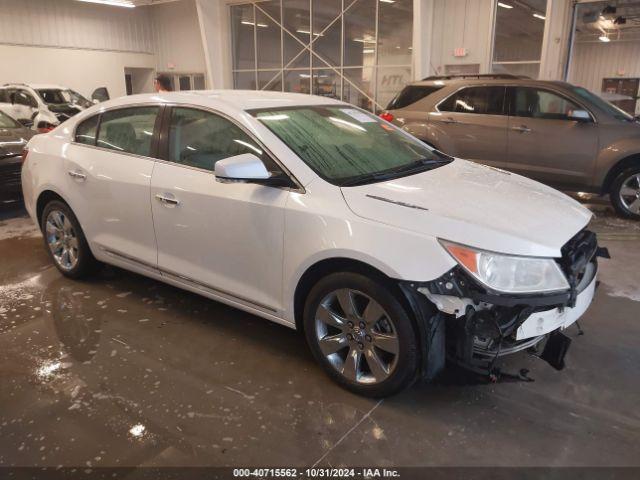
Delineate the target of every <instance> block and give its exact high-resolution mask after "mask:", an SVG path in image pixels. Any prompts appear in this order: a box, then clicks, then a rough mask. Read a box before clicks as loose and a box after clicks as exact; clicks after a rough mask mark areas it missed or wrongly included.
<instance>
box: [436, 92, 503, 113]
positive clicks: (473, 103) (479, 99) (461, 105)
mask: <svg viewBox="0 0 640 480" xmlns="http://www.w3.org/2000/svg"><path fill="white" fill-rule="evenodd" d="M505 91H506V88H505V87H500V86H495V87H469V88H463V89H462V90H458V91H457V92H456V93H454V94H453V95H451V96H450V97H449V98H447V99H446V100H445V101H443V102H442V103H440V105H438V110H440V111H441V112H457V113H476V114H481V115H504V98H505Z"/></svg>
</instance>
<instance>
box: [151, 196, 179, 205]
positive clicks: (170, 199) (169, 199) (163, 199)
mask: <svg viewBox="0 0 640 480" xmlns="http://www.w3.org/2000/svg"><path fill="white" fill-rule="evenodd" d="M156 199H158V201H159V202H160V203H163V204H164V205H166V206H168V207H175V206H178V205H180V200H178V199H177V198H175V197H174V196H173V195H171V194H170V193H162V194H160V193H159V194H157V195H156Z"/></svg>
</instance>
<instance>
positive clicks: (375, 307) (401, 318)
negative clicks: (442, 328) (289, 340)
mask: <svg viewBox="0 0 640 480" xmlns="http://www.w3.org/2000/svg"><path fill="white" fill-rule="evenodd" d="M303 320H304V330H305V336H306V339H307V343H308V344H309V347H310V348H311V351H312V353H313V355H314V357H315V358H316V360H317V361H318V362H319V363H320V365H322V367H323V369H324V370H325V372H326V373H327V374H328V375H329V376H330V377H331V378H332V379H333V380H334V381H336V382H337V383H338V384H340V385H342V386H343V387H344V388H346V389H348V390H350V391H352V392H354V393H357V394H359V395H364V396H368V397H386V396H389V395H393V394H395V393H397V392H399V391H401V390H403V389H405V388H407V387H408V386H410V385H411V384H412V383H413V382H414V381H415V379H416V378H417V372H418V365H419V349H418V345H419V343H418V337H417V334H416V329H415V327H414V324H413V322H412V320H411V317H410V314H409V312H407V310H406V309H405V307H404V306H403V305H402V303H401V301H400V300H399V298H398V297H397V296H396V294H395V293H393V291H392V288H389V286H388V285H386V284H385V282H382V281H378V280H374V279H371V278H368V277H366V276H364V275H361V274H357V273H349V272H342V273H334V274H330V275H328V276H326V277H324V278H323V279H321V280H320V281H319V282H318V283H317V284H316V285H315V286H314V287H313V288H312V289H311V292H310V293H309V295H308V297H307V300H306V302H305V308H304V318H303Z"/></svg>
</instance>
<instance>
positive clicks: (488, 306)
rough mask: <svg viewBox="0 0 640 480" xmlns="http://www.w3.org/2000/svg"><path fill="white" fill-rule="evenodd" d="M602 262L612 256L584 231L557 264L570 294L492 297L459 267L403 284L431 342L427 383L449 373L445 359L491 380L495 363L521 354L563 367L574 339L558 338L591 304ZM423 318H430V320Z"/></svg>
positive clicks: (427, 342)
mask: <svg viewBox="0 0 640 480" xmlns="http://www.w3.org/2000/svg"><path fill="white" fill-rule="evenodd" d="M597 257H607V258H608V252H607V251H606V249H601V248H599V247H598V245H597V239H596V236H595V234H594V233H592V232H590V231H588V230H583V231H581V232H580V233H579V234H578V235H576V236H575V237H574V238H573V239H571V240H570V241H569V242H568V243H567V244H566V245H565V246H564V247H563V249H562V258H561V259H559V260H558V263H559V265H560V266H561V268H562V270H563V271H564V273H565V275H566V277H567V279H568V281H569V285H570V288H569V289H568V290H566V291H563V292H559V293H551V294H528V295H512V294H504V293H498V292H493V291H489V290H487V289H486V288H485V287H484V286H482V285H480V284H479V283H478V282H476V281H475V280H474V279H473V278H472V277H471V276H470V275H469V274H467V273H466V272H465V271H464V270H463V269H462V268H461V267H459V266H456V267H454V268H453V269H451V270H450V271H448V272H447V273H446V274H445V275H443V276H442V277H440V278H437V279H435V280H433V281H430V282H423V283H415V282H403V283H402V284H401V289H402V290H403V291H404V292H405V295H406V296H407V298H409V299H410V301H411V303H412V305H413V307H414V310H416V309H418V314H419V315H423V317H422V318H423V321H422V322H419V323H422V324H423V326H422V330H423V332H421V333H423V334H424V335H426V337H425V338H426V339H427V340H426V342H425V352H426V354H425V364H424V365H423V370H424V371H425V377H427V378H433V376H435V374H437V373H438V371H439V370H440V369H442V368H443V367H444V357H446V358H448V359H450V360H451V361H453V362H455V363H457V364H458V365H461V366H463V367H465V368H468V369H471V370H473V371H476V372H479V373H486V374H492V372H493V370H494V365H495V362H496V360H497V359H498V358H500V357H502V356H505V355H510V354H513V353H516V352H519V351H522V350H529V351H532V352H533V351H535V352H536V353H537V354H538V355H539V356H540V357H541V358H543V359H544V360H547V361H548V362H549V363H550V364H551V365H552V366H553V367H554V368H557V369H562V368H563V367H564V356H565V354H566V352H567V350H568V347H569V344H570V339H569V338H568V337H566V336H565V335H563V334H562V333H561V332H562V330H564V329H566V328H567V327H569V326H570V325H572V324H574V323H575V322H576V321H577V320H578V319H579V318H580V317H581V316H582V315H583V314H584V312H585V311H586V310H587V308H588V307H589V305H590V304H591V301H592V299H593V297H594V294H595V290H596V286H597V280H596V276H597V270H598V263H597ZM420 297H422V299H423V300H421V299H420ZM424 299H426V300H427V302H424ZM429 306H430V307H431V311H429ZM424 315H427V316H428V317H429V318H428V320H426V322H425V320H424V318H425V317H424ZM543 345H544V348H542V347H543Z"/></svg>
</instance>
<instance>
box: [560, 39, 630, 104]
mask: <svg viewBox="0 0 640 480" xmlns="http://www.w3.org/2000/svg"><path fill="white" fill-rule="evenodd" d="M638 52H640V42H638V41H629V42H626V41H620V42H619V41H615V40H614V41H612V42H610V43H603V42H599V41H595V42H576V43H575V46H574V49H573V59H572V60H573V61H572V63H571V70H570V72H569V81H570V82H571V83H575V84H577V85H580V86H582V87H585V88H587V89H589V90H591V91H592V92H596V93H599V92H600V91H602V79H603V78H608V77H618V76H619V77H620V78H624V77H636V78H637V77H640V55H638Z"/></svg>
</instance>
